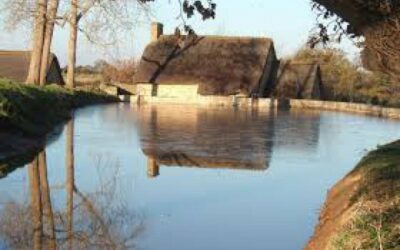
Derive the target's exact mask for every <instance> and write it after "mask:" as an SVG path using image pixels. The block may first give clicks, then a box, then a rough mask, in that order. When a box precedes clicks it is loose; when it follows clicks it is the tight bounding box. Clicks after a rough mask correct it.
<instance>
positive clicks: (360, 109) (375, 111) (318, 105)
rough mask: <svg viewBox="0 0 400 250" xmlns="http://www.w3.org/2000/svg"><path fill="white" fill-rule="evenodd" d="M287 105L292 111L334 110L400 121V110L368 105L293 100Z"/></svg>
mask: <svg viewBox="0 0 400 250" xmlns="http://www.w3.org/2000/svg"><path fill="white" fill-rule="evenodd" d="M286 104H288V105H289V107H290V108H292V109H318V110H332V111H340V112H350V113H357V114H364V115H373V116H379V117H384V118H391V119H400V109H396V108H385V107H380V106H374V105H368V104H360V103H347V102H327V101H313V100H293V99H292V100H290V101H288V102H287V103H286ZM281 105H283V106H285V104H282V103H281Z"/></svg>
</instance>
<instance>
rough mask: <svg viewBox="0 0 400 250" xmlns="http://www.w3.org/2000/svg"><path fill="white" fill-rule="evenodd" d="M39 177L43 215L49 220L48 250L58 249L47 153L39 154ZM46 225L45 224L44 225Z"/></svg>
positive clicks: (47, 227)
mask: <svg viewBox="0 0 400 250" xmlns="http://www.w3.org/2000/svg"><path fill="white" fill-rule="evenodd" d="M39 176H40V191H41V196H42V206H43V213H44V216H45V218H46V219H47V223H48V224H47V223H46V224H47V225H48V226H47V225H46V228H45V229H47V230H46V231H49V235H48V238H47V237H46V249H56V248H57V244H56V235H55V227H54V217H53V208H52V205H51V198H50V188H49V181H48V177H47V160H46V151H43V152H41V153H40V154H39ZM43 224H45V223H43Z"/></svg>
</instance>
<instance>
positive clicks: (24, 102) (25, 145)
mask: <svg viewBox="0 0 400 250" xmlns="http://www.w3.org/2000/svg"><path fill="white" fill-rule="evenodd" d="M113 101H117V100H116V98H115V97H111V96H108V95H106V94H104V93H102V92H94V91H82V90H69V89H65V88H63V87H60V86H56V85H50V86H46V87H36V86H29V85H25V84H19V83H15V82H11V81H9V80H6V79H0V168H3V169H4V168H5V167H6V165H7V167H9V166H8V165H9V164H8V163H9V162H10V159H11V158H19V159H23V158H24V157H20V155H21V154H22V153H25V152H32V151H34V150H35V149H37V148H38V147H40V146H41V144H42V143H43V139H44V136H45V135H46V134H47V133H48V132H50V131H52V129H54V127H55V126H56V125H58V124H60V123H61V122H63V121H66V120H67V119H68V118H70V116H71V111H72V110H73V109H75V108H79V107H83V106H86V105H90V104H98V103H107V102H113ZM28 158H29V157H28ZM24 161H25V160H24ZM5 162H7V164H5ZM13 165H15V164H13Z"/></svg>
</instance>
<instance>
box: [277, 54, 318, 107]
mask: <svg viewBox="0 0 400 250" xmlns="http://www.w3.org/2000/svg"><path fill="white" fill-rule="evenodd" d="M322 88H323V86H322V79H321V69H320V65H319V64H318V63H315V62H299V61H285V62H282V63H281V65H280V69H279V72H278V79H277V84H276V88H275V95H276V96H277V97H284V98H294V99H321V98H322Z"/></svg>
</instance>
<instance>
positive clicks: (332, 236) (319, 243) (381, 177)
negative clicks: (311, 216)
mask: <svg viewBox="0 0 400 250" xmlns="http://www.w3.org/2000/svg"><path fill="white" fill-rule="evenodd" d="M306 249H308V250H323V249H330V250H331V249H332V250H347V249H349V250H352V249H363V250H367V249H371V250H372V249H374V250H375V249H385V250H398V249H400V141H397V142H393V143H391V144H389V145H385V146H382V147H379V148H378V149H377V150H375V151H373V152H371V153H369V154H368V155H367V156H366V157H365V158H364V159H363V160H362V161H361V162H360V163H359V164H358V165H357V167H356V168H355V169H354V170H353V171H352V172H351V173H350V174H348V175H347V176H346V177H345V178H344V179H343V180H341V181H340V182H339V183H338V184H336V185H335V186H334V187H333V188H332V190H331V191H330V192H329V194H328V198H327V201H326V203H325V206H324V208H323V210H322V213H321V216H320V223H319V225H318V226H317V228H316V232H315V235H314V236H313V238H312V239H311V240H310V242H309V244H308V246H307V247H306Z"/></svg>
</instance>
